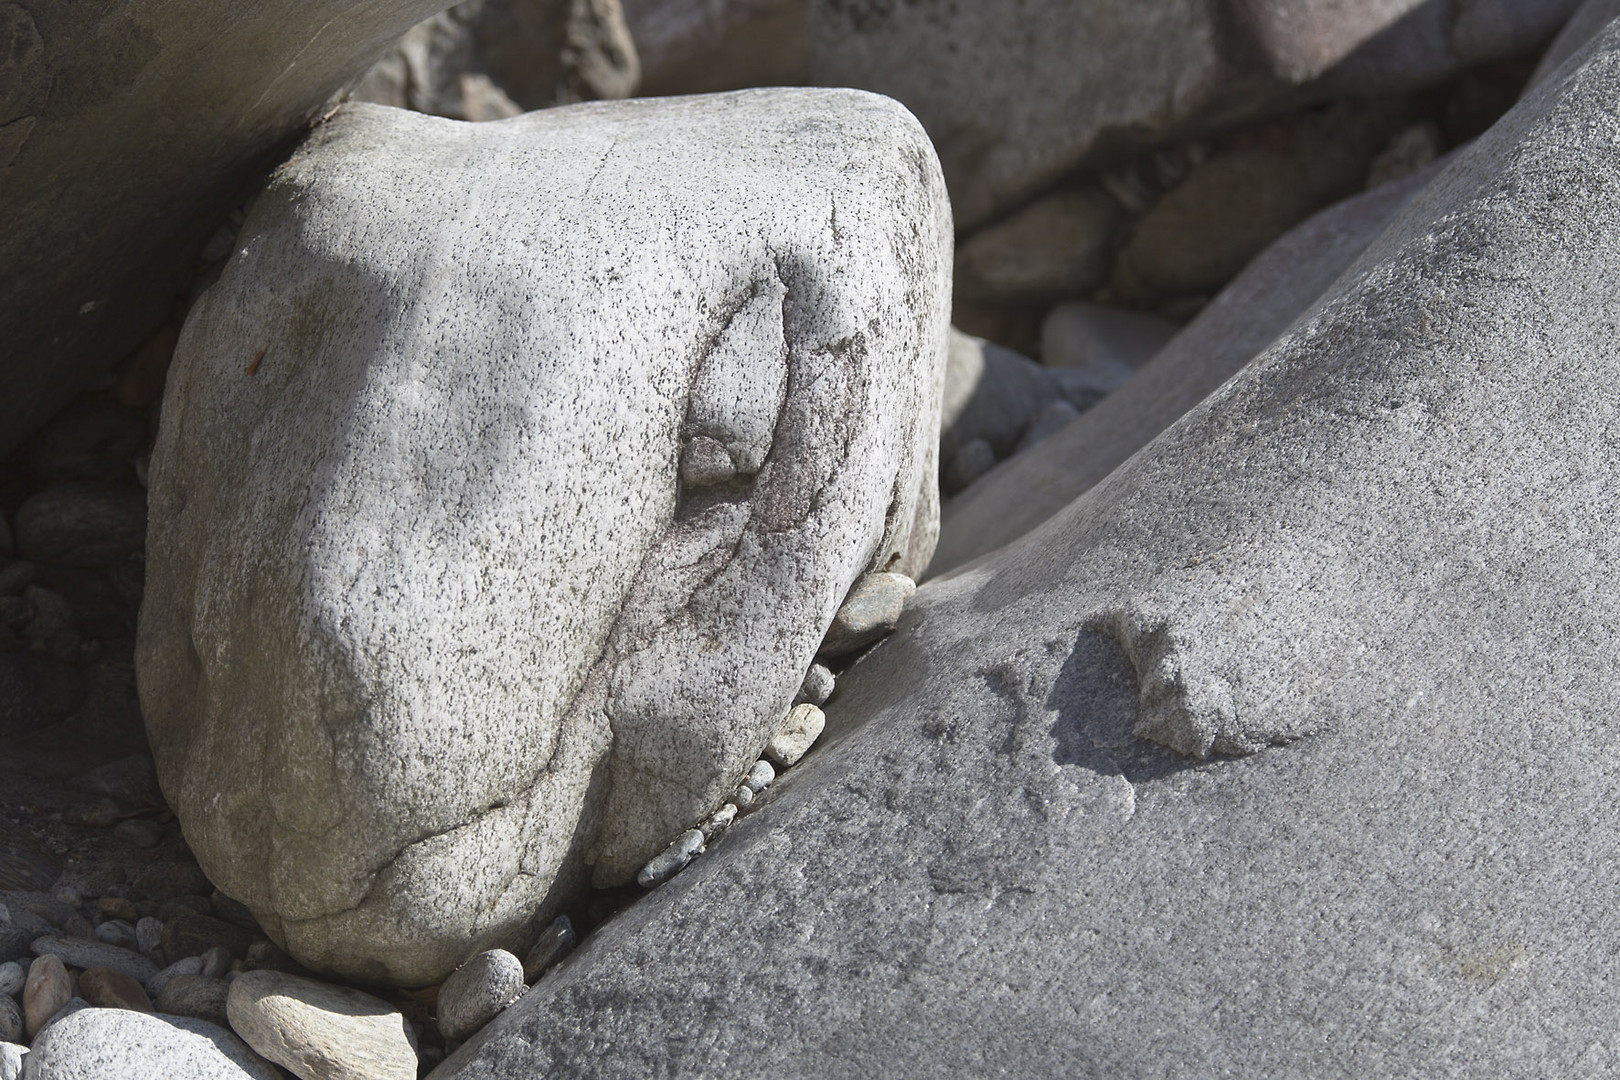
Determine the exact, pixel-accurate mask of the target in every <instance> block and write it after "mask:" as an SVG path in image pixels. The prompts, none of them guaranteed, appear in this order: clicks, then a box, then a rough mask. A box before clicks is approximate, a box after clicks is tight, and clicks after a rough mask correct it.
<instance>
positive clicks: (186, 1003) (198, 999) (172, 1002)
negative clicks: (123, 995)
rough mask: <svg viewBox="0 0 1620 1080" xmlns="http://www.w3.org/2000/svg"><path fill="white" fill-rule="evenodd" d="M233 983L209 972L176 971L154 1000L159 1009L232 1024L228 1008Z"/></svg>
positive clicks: (215, 1022)
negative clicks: (193, 973) (201, 973)
mask: <svg viewBox="0 0 1620 1080" xmlns="http://www.w3.org/2000/svg"><path fill="white" fill-rule="evenodd" d="M230 989H231V986H230V983H228V982H226V981H225V980H224V979H215V978H210V977H209V976H207V975H176V976H174V977H173V978H171V979H169V980H167V981H166V982H165V983H164V984H163V989H162V990H161V991H160V992H159V993H158V995H157V998H156V999H155V1000H154V1001H153V1002H152V1004H153V1005H154V1006H155V1007H156V1008H157V1010H158V1012H163V1013H172V1014H173V1015H175V1016H191V1017H195V1018H196V1019H198V1020H207V1021H208V1022H209V1023H213V1024H229V1023H230V1019H229V1015H228V1014H227V1012H226V1009H225V1001H226V997H227V996H228V995H229V993H230Z"/></svg>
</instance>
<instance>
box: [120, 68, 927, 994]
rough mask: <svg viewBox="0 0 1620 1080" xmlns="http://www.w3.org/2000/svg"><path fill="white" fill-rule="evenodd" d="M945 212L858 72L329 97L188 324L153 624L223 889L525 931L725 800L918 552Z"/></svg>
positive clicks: (146, 628)
mask: <svg viewBox="0 0 1620 1080" xmlns="http://www.w3.org/2000/svg"><path fill="white" fill-rule="evenodd" d="M950 257H951V218H950V211H949V206H948V203H947V201H946V198H945V194H944V186H943V181H942V179H941V177H940V173H939V168H938V165H937V162H936V160H935V158H934V155H933V152H932V149H931V147H930V145H929V143H928V140H927V137H926V136H925V135H924V134H923V132H922V129H921V127H920V126H919V125H918V124H917V123H916V122H915V121H914V120H913V119H912V118H911V116H910V115H909V114H908V113H907V112H906V111H905V110H904V109H903V108H901V107H900V106H899V105H897V104H896V103H894V102H892V101H889V100H887V99H884V98H880V97H876V96H874V95H870V94H866V93H862V92H858V91H821V90H776V91H753V92H743V93H738V94H731V95H724V96H717V97H713V98H689V99H678V100H667V101H651V102H648V101H642V102H624V103H611V104H592V105H581V106H574V107H571V108H567V109H562V110H553V111H549V112H545V113H535V114H529V115H526V116H522V117H518V118H515V119H512V120H506V121H497V122H494V123H489V124H478V125H473V124H466V123H461V122H456V121H449V120H444V119H439V118H436V117H428V116H422V115H418V114H412V113H406V112H402V111H399V110H394V109H389V108H385V107H380V106H369V105H368V106H354V107H349V108H345V109H344V110H342V111H341V112H339V113H338V114H337V115H336V116H335V117H334V118H333V119H332V120H331V121H330V122H329V123H327V124H326V125H325V126H323V127H322V128H320V129H319V130H318V131H317V132H316V133H315V134H314V135H313V136H312V137H311V139H310V140H309V141H308V142H307V143H306V144H305V146H304V147H303V148H302V149H301V150H300V151H299V152H298V153H297V154H296V155H295V156H294V157H293V159H292V160H291V161H290V162H288V163H287V164H286V165H285V166H283V167H282V168H281V169H280V170H279V171H278V172H277V173H276V174H275V177H274V179H273V182H272V183H271V184H270V185H269V187H268V188H267V190H266V191H265V192H264V193H263V194H262V195H261V196H260V197H259V198H258V201H257V204H256V205H255V207H254V209H253V211H252V213H251V214H250V215H249V217H248V220H247V223H246V224H245V226H244V228H243V231H242V236H241V241H240V245H239V250H238V251H237V252H236V254H235V255H234V257H233V258H232V261H231V263H230V264H229V265H228V267H227V268H226V270H225V272H224V274H223V276H222V277H221V278H220V280H219V282H218V283H217V284H216V285H215V286H214V287H213V288H212V289H211V290H210V291H209V292H208V293H207V295H206V296H205V297H204V298H203V299H202V300H201V301H200V303H199V304H198V306H197V308H196V309H195V310H194V312H193V313H192V316H191V318H190V319H189V321H188V324H187V326H186V329H185V331H184V333H183V335H182V338H181V343H180V348H179V353H178V356H177V359H176V367H175V369H174V371H173V373H172V374H171V376H170V381H169V387H168V392H167V396H166V399H165V402H164V411H163V429H162V432H161V435H160V437H159V440H158V445H157V448H156V450H155V452H154V454H153V460H152V470H151V491H152V509H151V531H150V535H149V547H148V551H149V561H148V564H147V567H148V568H147V592H146V600H145V604H144V606H143V608H142V621H141V627H140V638H139V643H138V649H137V653H138V655H137V663H138V667H139V679H140V688H141V694H142V702H143V705H144V707H145V711H146V715H147V721H148V730H149V734H150V736H151V740H152V746H153V752H154V756H155V757H156V759H157V763H158V770H159V775H160V779H161V781H162V784H163V788H164V791H165V793H166V794H167V796H168V798H169V800H170V802H171V804H172V805H173V806H174V808H175V810H176V812H177V813H178V815H179V817H180V819H181V821H182V823H183V824H184V827H185V830H186V837H187V839H188V841H190V843H191V845H192V847H193V849H194V850H195V852H196V854H197V857H198V860H199V861H200V862H201V863H202V865H203V867H204V868H205V869H206V870H207V871H208V873H209V875H210V877H211V878H212V879H213V880H214V881H215V882H216V883H217V884H218V885H219V887H220V888H221V889H223V890H224V891H225V892H226V893H228V894H229V895H231V896H234V897H236V898H238V899H240V900H242V901H243V902H245V903H246V904H247V905H248V906H249V907H250V908H251V909H252V910H253V912H254V914H255V915H256V916H257V917H258V918H259V919H260V920H261V921H262V922H263V923H264V925H265V927H266V929H267V930H268V931H269V932H270V934H271V935H272V936H273V937H275V938H276V939H277V940H278V941H280V942H283V943H284V944H285V945H286V947H287V948H288V949H289V950H290V951H291V952H292V953H293V955H295V956H296V957H298V958H299V959H300V960H302V961H303V962H304V963H306V964H308V965H310V966H311V967H314V968H317V969H320V970H324V971H327V972H333V973H338V974H342V975H348V976H352V977H356V978H363V979H367V980H372V981H394V982H402V983H413V982H417V983H420V982H430V981H433V980H436V979H438V978H441V977H442V976H444V975H445V974H447V973H448V972H449V971H450V970H451V969H453V968H454V967H455V966H456V965H457V964H458V963H460V962H461V960H463V959H464V958H465V957H466V956H467V955H469V954H470V953H472V952H475V951H479V950H481V949H483V948H488V947H492V946H495V945H508V946H510V947H513V948H514V949H517V950H518V951H521V945H522V939H523V937H524V936H525V935H526V934H527V933H528V932H530V930H531V929H538V928H539V927H543V926H544V925H545V923H546V921H548V920H549V919H550V918H551V917H552V916H553V915H554V914H555V913H556V910H557V908H558V907H559V906H560V905H561V904H562V903H564V902H565V901H567V900H568V899H570V898H571V897H573V896H576V895H577V892H578V890H579V889H580V888H581V887H582V886H583V884H584V882H585V881H586V880H587V879H594V880H595V881H596V882H597V883H598V884H616V883H622V882H627V881H630V880H633V879H634V877H635V873H636V870H637V869H638V868H639V866H640V865H641V864H642V862H644V861H645V860H646V859H647V858H648V857H650V856H651V855H653V854H655V853H656V852H657V851H659V850H661V849H662V848H663V847H664V846H665V845H666V844H667V843H668V841H669V840H670V839H671V838H672V837H674V836H675V835H677V834H679V833H680V832H681V831H682V830H684V829H686V828H688V827H689V826H690V825H692V824H693V823H695V822H696V821H698V820H699V819H700V818H701V817H703V816H704V815H705V814H706V813H707V812H708V811H710V810H712V809H714V808H715V807H716V806H719V805H720V803H721V802H722V801H723V797H724V796H725V795H726V794H727V793H729V792H730V791H732V790H733V789H735V787H736V786H737V783H738V781H739V780H740V779H741V778H742V776H743V774H744V773H745V772H746V771H747V769H748V767H749V766H750V765H751V764H752V763H753V762H754V760H755V759H756V758H758V756H759V754H760V752H761V750H762V748H763V747H764V746H765V744H766V742H767V740H768V739H769V738H770V737H771V736H772V735H773V734H774V733H775V731H776V728H777V726H779V724H780V723H781V721H782V718H783V717H784V716H785V715H786V713H787V711H788V709H789V707H790V705H791V704H792V701H793V697H794V694H795V692H796V691H797V690H798V689H799V686H800V684H801V682H802V680H803V678H804V673H805V670H806V669H807V668H808V667H809V666H810V664H811V662H812V659H813V657H814V654H815V651H816V647H817V646H818V645H819V644H820V642H821V638H822V634H823V632H824V631H825V630H826V628H827V626H828V624H829V623H830V621H831V620H832V617H833V614H834V613H835V611H836V610H837V608H838V606H839V603H840V601H841V600H842V599H843V597H844V595H845V593H846V592H847V590H848V589H849V587H850V585H851V583H852V582H854V581H855V580H856V579H857V578H858V577H859V576H860V575H862V574H863V573H866V572H868V571H873V570H894V571H898V572H901V573H906V574H911V575H915V574H916V573H918V572H919V571H920V570H921V568H922V566H924V565H925V564H926V563H927V560H928V558H929V555H930V554H931V552H932V548H933V543H934V537H935V522H936V506H935V503H936V495H935V485H936V475H935V474H936V464H935V453H936V439H937V433H938V416H939V397H940V383H941V378H942V372H943V366H944V350H945V341H946V329H947V325H948V310H947V309H948V298H949V292H950V285H949V273H950Z"/></svg>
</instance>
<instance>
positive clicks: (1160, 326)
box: [1041, 301, 1181, 382]
mask: <svg viewBox="0 0 1620 1080" xmlns="http://www.w3.org/2000/svg"><path fill="white" fill-rule="evenodd" d="M1180 330H1181V327H1179V326H1177V325H1176V324H1175V323H1173V322H1169V321H1167V320H1165V319H1160V318H1157V317H1155V316H1152V315H1143V314H1141V313H1140V312H1136V311H1126V310H1123V309H1121V308H1112V307H1103V306H1102V305H1100V304H1088V303H1085V302H1082V301H1071V302H1069V303H1066V304H1059V305H1058V306H1057V307H1055V308H1053V309H1052V310H1051V311H1049V312H1047V315H1046V318H1045V319H1043V320H1042V321H1041V363H1043V364H1045V365H1046V366H1047V367H1063V368H1071V367H1072V368H1091V369H1097V370H1101V371H1105V372H1109V373H1110V374H1112V375H1114V376H1115V377H1118V378H1120V381H1121V382H1123V381H1124V380H1125V379H1128V378H1129V377H1130V375H1131V374H1132V373H1134V372H1135V371H1136V370H1137V369H1138V368H1140V367H1141V366H1142V365H1143V364H1146V363H1147V362H1148V361H1149V360H1151V359H1153V357H1154V356H1156V355H1157V354H1158V352H1159V350H1160V349H1162V348H1164V347H1165V346H1166V345H1167V344H1169V343H1170V339H1171V338H1173V337H1175V336H1176V334H1177V333H1178V332H1179V331H1180Z"/></svg>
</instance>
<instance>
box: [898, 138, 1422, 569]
mask: <svg viewBox="0 0 1620 1080" xmlns="http://www.w3.org/2000/svg"><path fill="white" fill-rule="evenodd" d="M1435 173H1436V170H1435V169H1430V170H1428V171H1426V172H1424V173H1420V174H1418V175H1416V176H1413V177H1410V178H1408V179H1407V180H1404V181H1399V182H1397V183H1393V184H1389V185H1386V186H1385V187H1382V188H1379V189H1378V190H1376V191H1372V192H1368V193H1367V194H1364V195H1359V196H1357V197H1355V198H1353V199H1347V200H1346V201H1345V202H1343V203H1340V204H1338V205H1337V206H1332V207H1329V208H1328V209H1327V210H1324V211H1322V212H1321V213H1320V214H1318V215H1316V216H1315V217H1313V218H1311V219H1310V220H1309V221H1306V222H1305V223H1303V224H1301V225H1300V226H1298V227H1297V228H1296V229H1294V230H1293V231H1292V232H1290V233H1289V234H1288V235H1287V236H1285V237H1283V238H1282V239H1281V240H1279V241H1277V242H1276V243H1275V244H1273V245H1272V246H1271V247H1270V248H1269V249H1267V250H1266V252H1265V253H1264V254H1262V255H1261V256H1260V257H1259V258H1258V259H1256V260H1255V261H1254V263H1253V264H1252V265H1251V266H1249V267H1248V268H1247V269H1246V270H1245V271H1244V272H1243V273H1242V274H1240V275H1239V276H1238V277H1237V278H1236V279H1235V280H1234V281H1233V282H1232V283H1231V284H1230V285H1228V286H1227V287H1226V288H1225V289H1224V290H1222V291H1221V293H1220V295H1218V296H1217V297H1216V298H1215V299H1214V300H1213V301H1211V302H1210V304H1209V305H1208V306H1207V307H1206V308H1205V309H1204V310H1203V311H1202V312H1200V313H1199V315H1198V317H1197V318H1196V319H1194V320H1193V321H1192V322H1191V323H1189V324H1187V326H1186V327H1185V328H1183V330H1182V331H1181V333H1179V334H1178V335H1176V337H1175V338H1173V339H1172V340H1171V342H1170V343H1169V344H1168V345H1166V346H1165V347H1164V349H1163V350H1161V351H1160V352H1159V353H1158V354H1157V355H1156V356H1155V357H1154V358H1153V360H1152V361H1151V362H1149V363H1148V364H1147V365H1146V366H1144V367H1143V368H1142V370H1141V371H1139V372H1138V373H1137V374H1136V375H1135V376H1134V377H1133V378H1132V379H1131V380H1130V381H1129V382H1127V383H1126V384H1125V385H1124V386H1122V387H1120V388H1119V389H1118V390H1117V391H1115V392H1114V393H1113V394H1112V395H1110V396H1109V397H1107V398H1105V399H1103V400H1102V401H1101V402H1099V403H1098V404H1096V405H1095V406H1093V407H1092V408H1090V409H1088V410H1087V411H1086V412H1085V413H1083V414H1082V415H1081V417H1080V419H1079V420H1078V421H1076V422H1075V423H1073V424H1071V425H1069V426H1068V427H1067V428H1065V429H1064V430H1063V431H1061V432H1059V433H1058V434H1056V435H1054V436H1053V437H1052V438H1050V439H1048V440H1047V441H1045V442H1043V443H1041V444H1040V445H1039V446H1037V447H1034V448H1032V449H1031V450H1030V451H1029V452H1028V453H1025V454H1020V455H1018V456H1017V457H1014V458H1011V459H1009V460H1007V461H1005V462H1003V463H1002V464H1001V465H1000V466H998V467H997V468H996V469H994V470H993V471H991V472H990V473H989V474H987V475H986V476H984V477H983V478H982V479H980V480H979V482H978V483H977V484H975V485H974V486H973V487H970V488H969V489H968V490H966V491H964V492H962V493H961V494H960V495H958V496H957V497H956V498H954V499H952V500H951V502H950V503H948V504H947V505H946V506H945V509H944V512H943V514H942V517H941V524H940V540H939V547H938V548H937V549H936V551H935V553H934V561H933V562H932V563H930V564H929V573H930V574H932V575H934V576H938V575H940V574H943V573H946V572H947V571H950V570H952V569H955V568H956V567H959V566H961V565H963V564H964V563H966V562H968V561H969V560H971V559H974V558H977V557H978V556H980V555H983V554H984V553H985V552H988V551H992V550H994V549H996V548H998V547H1000V546H1001V545H1003V544H1006V543H1008V542H1010V541H1012V540H1014V539H1016V538H1017V537H1019V536H1022V535H1023V534H1024V533H1026V532H1028V531H1029V530H1030V529H1032V528H1034V527H1035V526H1036V525H1039V524H1040V523H1041V522H1042V521H1045V520H1046V519H1047V518H1049V517H1051V516H1052V515H1053V514H1055V513H1056V512H1057V511H1059V510H1060V509H1062V508H1063V507H1064V506H1066V505H1068V504H1069V503H1070V502H1072V501H1073V500H1074V499H1076V498H1077V497H1079V496H1080V495H1081V494H1082V493H1084V492H1085V491H1086V490H1088V489H1089V488H1091V487H1092V485H1094V484H1096V483H1097V482H1098V481H1100V480H1102V479H1103V477H1105V476H1107V475H1108V474H1109V473H1110V472H1112V471H1113V470H1114V469H1115V468H1116V467H1118V466H1119V465H1120V463H1121V462H1123V461H1125V460H1126V459H1127V458H1129V457H1130V456H1131V455H1132V454H1134V453H1135V452H1136V451H1137V450H1139V449H1141V448H1142V447H1143V446H1146V445H1147V444H1148V443H1149V442H1151V441H1152V440H1153V438H1154V437H1155V436H1157V435H1158V434H1159V433H1160V432H1161V431H1163V430H1164V429H1165V428H1167V427H1169V426H1170V425H1171V424H1172V423H1174V422H1175V420H1176V419H1177V418H1178V417H1180V416H1181V415H1182V414H1183V413H1185V412H1186V411H1187V410H1188V409H1191V408H1192V407H1193V406H1194V405H1196V404H1198V402H1199V401H1201V400H1203V399H1204V398H1205V397H1206V396H1207V395H1208V394H1209V393H1210V392H1211V391H1213V390H1214V389H1215V388H1216V387H1218V386H1220V385H1221V383H1223V382H1225V381H1226V380H1227V379H1228V378H1230V377H1231V376H1232V375H1233V374H1235V373H1236V372H1237V371H1238V369H1240V368H1241V367H1242V366H1243V365H1244V364H1246V363H1248V362H1249V361H1250V360H1252V359H1253V358H1254V357H1255V356H1257V355H1258V354H1259V353H1260V352H1261V351H1262V350H1263V349H1265V347H1266V346H1267V345H1269V344H1270V343H1271V342H1272V341H1273V340H1275V339H1276V337H1277V335H1278V334H1280V333H1282V331H1283V330H1285V329H1287V327H1288V324H1289V323H1291V322H1293V321H1294V319H1295V318H1296V317H1298V315H1299V314H1300V313H1301V312H1302V311H1304V310H1305V309H1306V308H1307V307H1309V306H1310V304H1311V302H1312V301H1314V300H1315V299H1316V298H1317V297H1318V296H1320V295H1321V294H1322V293H1323V291H1324V290H1326V289H1327V288H1328V287H1329V286H1330V285H1332V284H1333V281H1334V279H1335V278H1337V277H1338V276H1339V275H1340V274H1341V273H1342V272H1343V271H1344V270H1345V268H1346V267H1347V266H1349V265H1350V264H1351V263H1352V262H1354V261H1355V259H1356V257H1357V256H1358V255H1360V254H1361V252H1362V251H1363V250H1365V249H1366V247H1367V245H1368V244H1370V243H1371V242H1372V241H1373V239H1374V238H1375V237H1377V235H1378V234H1379V233H1380V232H1382V231H1383V229H1384V227H1385V226H1386V225H1387V224H1388V223H1389V221H1390V219H1391V218H1392V217H1393V216H1394V215H1395V213H1396V212H1397V211H1398V210H1399V209H1400V208H1401V207H1402V206H1404V205H1405V204H1406V202H1407V201H1408V200H1409V199H1410V198H1411V197H1412V195H1413V194H1414V193H1416V192H1417V191H1419V190H1420V189H1421V188H1422V187H1423V186H1424V185H1425V184H1426V183H1427V182H1428V181H1429V180H1430V179H1432V178H1433V177H1434V176H1435Z"/></svg>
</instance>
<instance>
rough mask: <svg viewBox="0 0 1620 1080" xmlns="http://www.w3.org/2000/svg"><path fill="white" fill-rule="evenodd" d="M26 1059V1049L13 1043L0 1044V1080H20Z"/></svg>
mask: <svg viewBox="0 0 1620 1080" xmlns="http://www.w3.org/2000/svg"><path fill="white" fill-rule="evenodd" d="M27 1057H28V1047H26V1046H20V1045H18V1044H17V1043H14V1042H0V1080H21V1077H22V1070H23V1063H24V1061H25V1060H26V1059H27Z"/></svg>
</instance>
